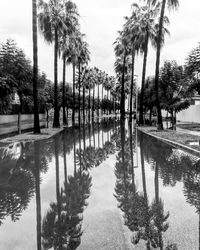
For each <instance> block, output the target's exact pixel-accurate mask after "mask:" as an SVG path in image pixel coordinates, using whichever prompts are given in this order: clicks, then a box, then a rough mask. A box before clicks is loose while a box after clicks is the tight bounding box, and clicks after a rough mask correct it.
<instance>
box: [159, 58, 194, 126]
mask: <svg viewBox="0 0 200 250" xmlns="http://www.w3.org/2000/svg"><path fill="white" fill-rule="evenodd" d="M160 91H161V94H160V100H161V102H162V107H163V108H164V109H165V110H167V111H168V112H169V113H171V117H172V123H174V117H175V114H176V113H177V112H180V111H181V110H182V109H186V108H188V106H189V105H190V102H189V98H188V82H187V81H186V80H185V73H184V69H183V67H182V66H178V64H177V62H176V61H165V62H164V65H163V67H162V68H161V70H160ZM174 113H175V114H174Z"/></svg>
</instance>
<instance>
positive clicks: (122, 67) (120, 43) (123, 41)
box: [114, 31, 130, 119]
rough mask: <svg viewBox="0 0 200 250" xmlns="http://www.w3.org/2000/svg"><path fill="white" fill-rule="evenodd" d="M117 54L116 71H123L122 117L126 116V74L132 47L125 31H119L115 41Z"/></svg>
mask: <svg viewBox="0 0 200 250" xmlns="http://www.w3.org/2000/svg"><path fill="white" fill-rule="evenodd" d="M114 44H115V49H114V50H115V55H116V57H117V60H116V63H115V71H116V72H117V71H118V72H120V73H121V77H120V79H121V107H120V112H121V119H124V118H125V74H126V62H127V56H128V55H129V52H130V48H129V42H128V39H127V37H126V35H125V33H124V31H120V32H119V37H118V38H117V39H116V41H115V43H114Z"/></svg>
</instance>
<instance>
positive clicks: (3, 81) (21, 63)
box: [0, 39, 33, 111]
mask: <svg viewBox="0 0 200 250" xmlns="http://www.w3.org/2000/svg"><path fill="white" fill-rule="evenodd" d="M31 76H32V67H31V64H30V61H29V60H28V59H27V58H26V56H25V54H24V52H23V50H21V49H20V48H18V47H17V45H16V43H15V42H14V40H12V39H8V40H7V41H6V43H3V44H1V48H0V88H1V91H2V92H1V95H2V97H3V98H2V100H1V103H2V105H3V107H4V108H5V104H6V103H8V101H9V100H11V99H12V97H11V96H10V95H11V94H14V93H17V94H18V95H19V99H20V111H22V107H23V105H24V104H25V103H27V102H32V91H33V90H32V77H31ZM9 107H10V105H8V108H9ZM1 109H2V108H1ZM5 110H6V108H5Z"/></svg>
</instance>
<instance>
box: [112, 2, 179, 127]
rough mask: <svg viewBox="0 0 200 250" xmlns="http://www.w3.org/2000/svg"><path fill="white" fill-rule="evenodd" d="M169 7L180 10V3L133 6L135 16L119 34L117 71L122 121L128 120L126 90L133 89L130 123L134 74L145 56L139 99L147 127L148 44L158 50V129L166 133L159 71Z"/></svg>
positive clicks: (142, 120) (131, 109)
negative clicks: (145, 115)
mask: <svg viewBox="0 0 200 250" xmlns="http://www.w3.org/2000/svg"><path fill="white" fill-rule="evenodd" d="M166 5H167V6H168V8H169V9H175V8H177V7H178V5H179V3H178V0H173V1H172V0H162V1H157V0H146V2H145V4H144V5H138V4H136V3H134V4H133V5H132V7H133V8H132V9H133V10H132V14H131V16H130V17H126V18H125V24H124V26H123V30H122V31H120V32H119V37H118V38H117V39H116V41H115V55H116V62H115V71H116V73H117V78H118V81H119V83H120V84H121V118H122V119H123V118H124V117H125V89H126V85H128V88H130V120H131V119H132V114H133V107H132V103H133V101H132V100H133V92H134V72H135V70H134V69H135V67H134V64H135V56H136V55H138V53H140V54H142V55H143V69H142V82H141V95H140V113H139V123H140V124H141V125H143V124H144V118H143V113H144V110H143V102H144V100H143V99H144V91H145V78H146V67H147V56H148V48H149V42H151V44H152V46H153V47H154V48H155V49H156V67H155V68H156V71H155V91H156V107H157V124H158V128H159V129H163V125H162V115H161V108H160V100H159V95H158V93H159V67H160V54H161V47H162V46H163V44H164V36H165V34H166V33H169V31H168V30H167V29H166V27H165V26H166V25H168V24H169V19H168V18H167V16H165V9H166Z"/></svg>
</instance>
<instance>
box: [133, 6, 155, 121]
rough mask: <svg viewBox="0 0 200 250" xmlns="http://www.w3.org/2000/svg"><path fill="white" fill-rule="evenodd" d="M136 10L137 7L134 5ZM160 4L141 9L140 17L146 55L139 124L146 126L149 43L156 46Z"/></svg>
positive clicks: (140, 37)
mask: <svg viewBox="0 0 200 250" xmlns="http://www.w3.org/2000/svg"><path fill="white" fill-rule="evenodd" d="M134 6H135V7H136V8H139V7H137V5H134ZM159 7H160V5H159V4H156V5H155V6H153V5H152V4H151V3H148V5H145V6H143V7H141V8H140V10H141V14H140V17H139V24H140V27H139V28H140V30H139V40H140V42H141V46H142V47H141V49H142V51H143V53H144V57H143V70H142V85H141V94H140V114H139V124H141V125H143V124H144V118H143V100H144V85H145V78H146V65H147V55H148V45H149V41H151V42H152V45H153V46H155V39H156V26H155V18H156V16H157V15H158V12H159Z"/></svg>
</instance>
